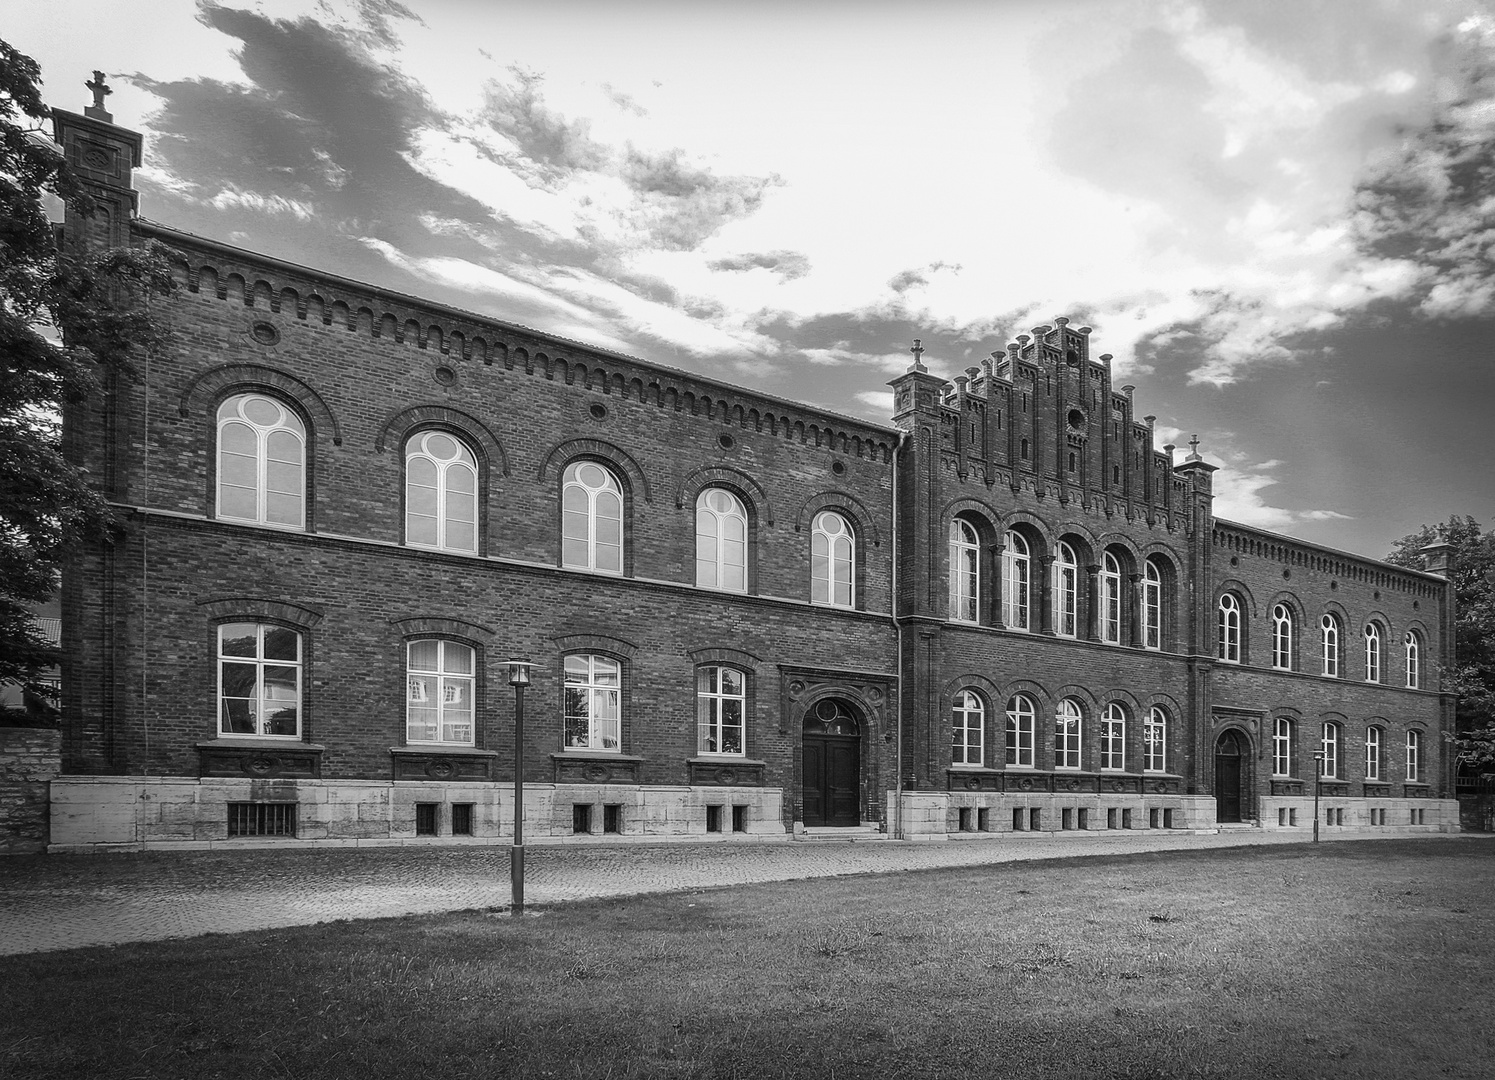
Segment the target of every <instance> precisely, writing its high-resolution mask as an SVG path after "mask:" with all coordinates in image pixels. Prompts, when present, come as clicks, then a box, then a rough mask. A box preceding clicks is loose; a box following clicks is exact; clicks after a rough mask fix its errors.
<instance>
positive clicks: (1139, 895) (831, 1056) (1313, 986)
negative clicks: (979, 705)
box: [0, 840, 1495, 1080]
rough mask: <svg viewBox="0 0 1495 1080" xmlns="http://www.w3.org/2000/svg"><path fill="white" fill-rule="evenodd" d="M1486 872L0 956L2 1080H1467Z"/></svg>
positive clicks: (988, 894) (1061, 887)
mask: <svg viewBox="0 0 1495 1080" xmlns="http://www.w3.org/2000/svg"><path fill="white" fill-rule="evenodd" d="M1492 914H1495V845H1492V844H1489V843H1482V842H1479V841H1458V840H1454V841H1436V842H1419V841H1380V842H1376V843H1358V844H1348V843H1346V844H1327V845H1321V846H1319V847H1317V848H1314V847H1310V846H1306V845H1305V846H1293V847H1275V846H1274V847H1271V848H1246V849H1233V850H1213V851H1195V852H1179V853H1167V854H1153V855H1133V856H1125V857H1120V856H1116V857H1112V856H1107V857H1096V858H1086V859H1073V860H1063V861H1054V862H1047V863H1010V864H1003V865H998V866H991V867H983V868H979V869H969V870H941V871H932V872H925V873H908V874H898V875H888V876H873V877H853V878H831V879H820V880H814V881H807V882H795V883H788V884H774V885H763V886H754V887H750V888H734V889H720V890H710V891H705V892H698V893H689V894H675V895H666V896H655V897H645V898H636V899H626V900H614V901H599V902H589V903H575V904H566V905H563V906H558V907H555V908H552V909H550V910H548V911H546V912H544V913H543V914H541V915H539V916H537V917H533V918H525V919H522V920H514V919H510V918H508V917H507V916H501V915H496V914H489V913H480V912H473V913H464V914H459V915H447V916H439V917H425V918H408V919H395V920H380V921H371V922H357V923H336V924H330V925H322V926H315V927H304V928H298V929H291V930H283V931H275V932H267V933H255V934H244V935H237V936H221V935H218V936H210V937H206V938H196V939H192V940H187V941H177V942H161V943H155V944H147V945H132V946H119V947H113V948H95V949H81V950H75V951H70V952H64V953H52V954H40V955H30V956H19V957H7V958H0V1076H7V1077H12V1076H13V1077H17V1078H20V1077H27V1078H35V1080H43V1078H51V1077H83V1076H87V1077H121V1078H124V1077H128V1078H142V1080H143V1078H158V1077H159V1078H168V1077H169V1078H181V1077H232V1078H240V1077H260V1076H264V1077H287V1078H302V1077H305V1078H308V1080H310V1078H338V1077H358V1078H365V1077H425V1076H439V1077H442V1078H443V1080H456V1078H462V1077H494V1076H523V1077H536V1078H545V1077H556V1078H582V1077H594V1078H599V1080H600V1078H613V1080H624V1078H633V1077H780V1076H784V1077H798V1076H808V1077H817V1078H819V1077H825V1078H831V1077H837V1078H840V1077H847V1078H849V1077H874V1076H877V1077H881V1076H899V1077H963V1076H982V1077H989V1076H1021V1077H1024V1078H1025V1080H1026V1078H1030V1077H1031V1078H1043V1077H1081V1076H1084V1077H1138V1078H1142V1077H1148V1078H1152V1077H1252V1078H1257V1077H1315V1078H1318V1077H1345V1078H1351V1077H1353V1078H1356V1080H1375V1078H1386V1080H1392V1078H1396V1080H1401V1078H1403V1077H1409V1076H1414V1075H1415V1076H1438V1077H1471V1078H1473V1077H1486V1076H1488V1075H1490V1072H1489V1070H1490V1068H1491V1063H1492V1062H1495V1034H1492V1033H1495V1024H1492V1022H1491V1017H1492V1005H1495V993H1492V991H1495V965H1492V961H1495V934H1492V933H1491V931H1490V926H1491V915H1492Z"/></svg>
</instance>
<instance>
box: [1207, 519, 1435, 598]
mask: <svg viewBox="0 0 1495 1080" xmlns="http://www.w3.org/2000/svg"><path fill="white" fill-rule="evenodd" d="M1215 521H1216V522H1217V523H1218V524H1221V525H1229V526H1230V527H1231V528H1233V529H1245V530H1246V531H1247V532H1254V533H1256V534H1258V535H1260V536H1269V537H1271V538H1272V539H1274V540H1290V541H1292V542H1293V543H1294V544H1301V545H1303V546H1304V547H1306V548H1313V549H1314V550H1315V551H1322V552H1326V553H1327V554H1330V555H1337V556H1339V557H1340V558H1342V559H1354V560H1355V561H1357V562H1362V563H1369V564H1370V565H1372V566H1380V567H1384V568H1385V569H1387V570H1394V571H1396V572H1398V573H1402V574H1414V575H1416V576H1417V577H1420V578H1426V579H1428V580H1429V581H1441V582H1444V583H1447V582H1448V578H1446V577H1444V576H1443V575H1442V574H1434V573H1431V572H1430V571H1427V570H1413V569H1412V568H1411V567H1410V566H1398V565H1397V564H1396V563H1390V562H1387V561H1386V560H1385V559H1372V558H1371V557H1370V556H1369V555H1357V554H1356V553H1355V552H1353V551H1344V550H1342V549H1340V548H1332V547H1329V546H1328V545H1327V544H1315V543H1314V542H1313V541H1312V540H1300V539H1298V538H1297V537H1296V536H1289V535H1288V534H1287V533H1278V532H1271V531H1269V530H1267V529H1259V528H1257V527H1256V526H1255V525H1243V524H1242V523H1241V522H1239V521H1231V520H1230V519H1229V518H1222V517H1217V518H1215Z"/></svg>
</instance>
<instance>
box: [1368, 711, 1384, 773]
mask: <svg viewBox="0 0 1495 1080" xmlns="http://www.w3.org/2000/svg"><path fill="white" fill-rule="evenodd" d="M1365 778H1366V779H1367V780H1379V779H1381V729H1380V728H1378V727H1376V726H1375V725H1374V724H1372V725H1371V726H1370V727H1368V728H1366V729H1365Z"/></svg>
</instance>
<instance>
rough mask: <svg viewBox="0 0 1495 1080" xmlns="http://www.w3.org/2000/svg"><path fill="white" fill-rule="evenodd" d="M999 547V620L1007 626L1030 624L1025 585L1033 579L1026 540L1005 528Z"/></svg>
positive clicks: (1017, 627) (1015, 626)
mask: <svg viewBox="0 0 1495 1080" xmlns="http://www.w3.org/2000/svg"><path fill="white" fill-rule="evenodd" d="M1003 542H1004V543H1005V544H1006V547H1005V548H1004V549H1003V551H1002V622H1003V623H1004V624H1005V625H1006V626H1007V628H1008V629H1009V630H1026V629H1028V627H1029V618H1028V613H1029V605H1028V589H1029V585H1030V584H1031V582H1032V580H1033V574H1032V557H1031V556H1030V554H1029V551H1028V541H1026V540H1024V539H1023V538H1022V536H1021V535H1020V534H1018V533H1016V532H1012V531H1010V530H1009V531H1008V533H1007V535H1006V537H1005V538H1004V541H1003Z"/></svg>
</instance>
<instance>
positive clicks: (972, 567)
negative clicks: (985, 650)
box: [950, 518, 981, 623]
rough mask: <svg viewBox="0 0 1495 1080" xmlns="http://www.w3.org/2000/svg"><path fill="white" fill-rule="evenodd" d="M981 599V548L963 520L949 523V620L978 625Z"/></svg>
mask: <svg viewBox="0 0 1495 1080" xmlns="http://www.w3.org/2000/svg"><path fill="white" fill-rule="evenodd" d="M980 595H981V548H980V546H979V544H978V543H977V540H976V529H975V527H974V526H973V525H972V524H971V523H970V522H969V521H966V520H965V519H964V518H955V519H954V520H953V521H951V522H950V618H952V619H955V620H957V621H959V622H970V623H973V622H977V621H978V620H979V618H980V615H979V611H980V609H979V608H978V606H977V605H978V604H979V602H980V601H979V597H980Z"/></svg>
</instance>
